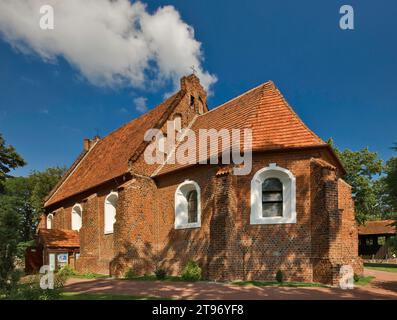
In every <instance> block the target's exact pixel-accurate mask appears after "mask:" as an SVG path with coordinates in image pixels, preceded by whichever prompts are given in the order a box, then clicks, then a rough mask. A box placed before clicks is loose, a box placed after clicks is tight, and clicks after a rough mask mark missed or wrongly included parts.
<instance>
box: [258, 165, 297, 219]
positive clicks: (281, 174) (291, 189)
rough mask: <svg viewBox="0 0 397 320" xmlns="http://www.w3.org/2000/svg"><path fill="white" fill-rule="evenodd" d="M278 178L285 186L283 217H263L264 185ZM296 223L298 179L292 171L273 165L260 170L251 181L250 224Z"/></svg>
mask: <svg viewBox="0 0 397 320" xmlns="http://www.w3.org/2000/svg"><path fill="white" fill-rule="evenodd" d="M268 178H277V179H279V180H280V181H281V183H282V184H283V215H282V217H262V183H263V181H265V180H266V179H268ZM283 223H296V179H295V176H294V175H293V174H292V173H291V171H289V170H287V169H285V168H282V167H279V166H277V165H276V164H275V163H271V164H270V165H269V166H268V167H265V168H262V169H260V170H258V171H257V172H256V173H255V175H254V177H253V178H252V180H251V214H250V224H283Z"/></svg>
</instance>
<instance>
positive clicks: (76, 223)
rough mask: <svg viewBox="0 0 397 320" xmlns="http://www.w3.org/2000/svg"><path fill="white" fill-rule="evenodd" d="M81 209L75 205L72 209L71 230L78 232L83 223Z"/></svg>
mask: <svg viewBox="0 0 397 320" xmlns="http://www.w3.org/2000/svg"><path fill="white" fill-rule="evenodd" d="M82 218H83V208H82V207H81V205H79V204H75V205H74V206H73V208H72V230H77V231H79V230H80V229H81V226H82V221H83V219H82Z"/></svg>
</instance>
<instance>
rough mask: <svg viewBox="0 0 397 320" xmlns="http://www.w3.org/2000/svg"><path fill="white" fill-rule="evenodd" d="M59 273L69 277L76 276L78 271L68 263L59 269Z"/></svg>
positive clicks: (61, 275)
mask: <svg viewBox="0 0 397 320" xmlns="http://www.w3.org/2000/svg"><path fill="white" fill-rule="evenodd" d="M57 274H58V276H60V277H65V278H69V277H71V276H75V275H76V274H77V273H76V271H75V270H74V269H73V268H72V267H71V266H69V265H66V266H64V267H63V268H61V269H59V270H58V273H57Z"/></svg>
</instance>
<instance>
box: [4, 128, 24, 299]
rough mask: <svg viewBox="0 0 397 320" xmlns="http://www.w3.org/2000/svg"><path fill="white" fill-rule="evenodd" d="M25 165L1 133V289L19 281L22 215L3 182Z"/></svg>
mask: <svg viewBox="0 0 397 320" xmlns="http://www.w3.org/2000/svg"><path fill="white" fill-rule="evenodd" d="M23 165H25V161H24V160H23V159H22V157H21V156H20V155H19V154H18V153H17V152H16V150H15V148H14V147H13V146H10V145H9V146H6V143H5V140H4V138H3V136H2V135H1V134H0V197H1V203H0V290H1V291H5V292H7V291H9V290H10V289H11V288H12V286H13V285H14V284H15V282H16V281H17V277H16V276H15V275H16V273H15V272H14V265H15V257H16V253H17V246H18V242H19V241H20V216H19V215H18V214H17V212H15V210H14V208H15V207H16V203H15V201H16V197H14V196H10V195H3V194H2V191H3V188H2V187H3V183H4V180H5V179H6V178H7V177H8V173H9V172H10V171H11V170H12V169H15V168H17V167H20V166H23Z"/></svg>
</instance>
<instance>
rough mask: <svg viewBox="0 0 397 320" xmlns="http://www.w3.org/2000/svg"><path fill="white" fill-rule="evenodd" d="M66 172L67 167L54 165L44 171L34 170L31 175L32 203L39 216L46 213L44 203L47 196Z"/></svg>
mask: <svg viewBox="0 0 397 320" xmlns="http://www.w3.org/2000/svg"><path fill="white" fill-rule="evenodd" d="M65 172H66V168H65V167H52V168H47V169H46V170H44V171H33V172H32V173H31V174H30V175H29V180H30V184H31V186H32V195H31V199H30V203H31V205H32V207H33V208H34V210H35V214H36V217H37V218H40V216H41V215H42V214H43V213H44V210H43V205H44V199H45V197H46V196H47V195H48V194H49V193H50V191H51V190H52V189H53V188H54V187H55V185H56V184H57V183H58V181H59V180H60V179H61V177H62V176H63V175H64V174H65Z"/></svg>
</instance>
